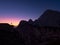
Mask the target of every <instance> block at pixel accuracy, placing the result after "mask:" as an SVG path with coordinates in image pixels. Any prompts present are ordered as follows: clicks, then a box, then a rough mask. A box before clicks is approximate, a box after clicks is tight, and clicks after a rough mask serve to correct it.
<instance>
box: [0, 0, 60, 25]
mask: <svg viewBox="0 0 60 45" xmlns="http://www.w3.org/2000/svg"><path fill="white" fill-rule="evenodd" d="M47 9H52V10H57V11H60V1H59V0H0V23H9V24H12V25H18V24H19V22H20V21H21V20H27V21H28V20H29V19H32V20H35V19H37V18H39V17H40V16H41V15H42V14H43V12H44V11H46V10H47Z"/></svg>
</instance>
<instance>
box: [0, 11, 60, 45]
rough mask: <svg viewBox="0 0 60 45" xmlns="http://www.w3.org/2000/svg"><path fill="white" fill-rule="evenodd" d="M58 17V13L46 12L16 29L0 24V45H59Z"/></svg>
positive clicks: (59, 19) (21, 23) (59, 14)
mask: <svg viewBox="0 0 60 45" xmlns="http://www.w3.org/2000/svg"><path fill="white" fill-rule="evenodd" d="M54 16H55V17H54ZM59 16H60V12H57V11H52V10H47V11H46V12H45V13H44V14H43V15H42V16H41V18H38V19H37V20H35V21H32V20H31V19H30V20H29V21H24V20H23V21H21V22H20V24H19V25H18V26H17V27H16V28H14V26H11V25H9V24H0V45H60V25H59V21H60V18H59ZM48 17H49V18H48ZM51 17H54V18H52V19H55V18H57V19H55V20H54V21H51ZM57 21H58V23H56V22H57ZM50 23H51V24H50ZM53 23H54V24H53Z"/></svg>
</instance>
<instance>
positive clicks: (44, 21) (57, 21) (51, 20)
mask: <svg viewBox="0 0 60 45" xmlns="http://www.w3.org/2000/svg"><path fill="white" fill-rule="evenodd" d="M34 23H36V24H37V25H39V26H53V27H60V12H58V11H54V10H49V9H48V10H46V11H45V12H44V13H43V14H42V15H41V16H40V17H39V18H38V19H37V20H36V21H35V22H34Z"/></svg>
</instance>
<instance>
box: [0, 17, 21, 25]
mask: <svg viewBox="0 0 60 45" xmlns="http://www.w3.org/2000/svg"><path fill="white" fill-rule="evenodd" d="M19 22H20V20H19V19H16V18H10V19H9V18H3V19H2V18H0V23H8V24H10V25H14V26H17V25H18V24H19Z"/></svg>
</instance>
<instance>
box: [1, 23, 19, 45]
mask: <svg viewBox="0 0 60 45" xmlns="http://www.w3.org/2000/svg"><path fill="white" fill-rule="evenodd" d="M18 43H20V42H19V38H18V32H17V31H16V30H15V29H14V28H13V26H11V25H9V24H6V23H1V24H0V45H18Z"/></svg>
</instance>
